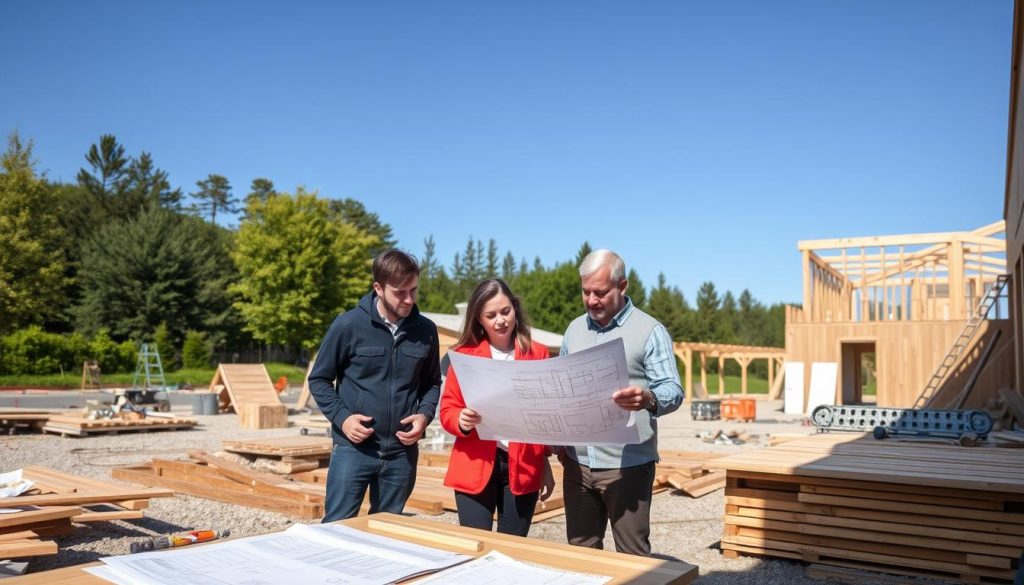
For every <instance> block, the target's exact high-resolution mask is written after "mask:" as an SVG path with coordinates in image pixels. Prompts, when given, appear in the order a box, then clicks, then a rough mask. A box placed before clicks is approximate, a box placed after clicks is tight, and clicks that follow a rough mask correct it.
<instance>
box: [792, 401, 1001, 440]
mask: <svg viewBox="0 0 1024 585" xmlns="http://www.w3.org/2000/svg"><path fill="white" fill-rule="evenodd" d="M811 420H812V421H813V422H814V426H816V427H817V428H818V431H820V432H825V431H871V433H872V435H874V437H875V438H876V439H884V438H886V437H887V436H889V435H917V436H924V437H948V438H952V439H956V440H958V441H961V440H962V439H963V438H964V437H967V439H968V440H967V441H966V443H964V444H965V446H969V444H970V443H975V442H977V440H979V439H980V440H984V439H985V438H986V437H987V436H988V434H989V433H990V432H991V431H992V417H991V416H989V414H988V413H987V412H985V411H984V410H932V409H919V410H918V409H913V408H880V407H875V406H843V405H832V406H828V405H822V406H819V407H817V408H815V409H814V412H812V413H811Z"/></svg>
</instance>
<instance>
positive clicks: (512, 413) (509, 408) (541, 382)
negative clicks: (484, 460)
mask: <svg viewBox="0 0 1024 585" xmlns="http://www.w3.org/2000/svg"><path fill="white" fill-rule="evenodd" d="M449 355H450V356H451V360H452V367H453V368H454V369H455V372H456V374H457V375H458V376H459V385H460V386H461V387H462V394H463V396H464V397H465V399H466V404H467V406H469V407H470V408H472V409H474V410H476V411H477V412H479V413H480V415H481V417H482V422H481V423H480V425H478V426H477V428H476V430H477V433H478V434H479V435H480V438H482V439H504V440H509V441H521V442H530V443H542V444H547V445H570V444H591V445H600V444H616V445H622V444H630V443H637V442H639V435H638V433H637V430H636V428H635V427H634V426H632V424H631V423H632V415H631V413H630V412H628V411H626V410H623V409H621V408H619V407H618V406H617V405H616V404H615V401H614V400H612V394H614V393H615V391H616V390H619V389H621V388H625V387H627V386H629V374H628V372H627V370H626V352H625V348H624V346H623V344H622V340H621V339H616V340H613V341H609V342H608V343H604V344H601V345H598V346H596V347H592V348H590V349H587V350H584V351H581V352H578V353H574V354H570V355H564V356H559V357H555V358H551V359H547V360H523V361H512V362H509V361H499V360H490V359H486V358H480V357H475V356H469V355H465V354H459V353H455V352H453V353H450V354H449Z"/></svg>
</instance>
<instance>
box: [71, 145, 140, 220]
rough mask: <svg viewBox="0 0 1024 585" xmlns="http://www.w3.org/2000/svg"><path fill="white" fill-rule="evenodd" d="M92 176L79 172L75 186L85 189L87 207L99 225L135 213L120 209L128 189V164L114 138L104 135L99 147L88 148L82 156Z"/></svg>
mask: <svg viewBox="0 0 1024 585" xmlns="http://www.w3.org/2000/svg"><path fill="white" fill-rule="evenodd" d="M85 160H86V162H88V163H89V166H90V167H91V168H92V172H90V171H87V170H85V169H84V168H83V169H80V170H79V171H78V177H77V178H78V184H79V185H80V186H81V187H82V188H83V189H84V191H85V193H86V199H87V200H88V204H89V205H91V206H93V209H94V211H95V213H97V214H98V215H99V217H98V218H94V219H99V220H101V221H106V220H109V219H110V218H125V217H130V216H131V215H134V214H135V213H136V212H137V211H138V210H137V209H134V208H127V209H126V208H125V207H124V206H119V205H118V204H119V203H122V202H123V194H124V191H125V189H126V188H127V186H128V181H127V175H128V168H129V165H130V163H131V159H129V158H128V157H127V156H126V155H125V152H124V146H122V145H121V144H119V143H118V142H117V138H116V137H115V136H114V135H113V134H103V135H102V136H100V140H99V142H98V143H96V144H93V145H92V146H90V147H89V151H88V152H87V153H86V155H85Z"/></svg>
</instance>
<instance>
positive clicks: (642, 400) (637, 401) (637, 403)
mask: <svg viewBox="0 0 1024 585" xmlns="http://www.w3.org/2000/svg"><path fill="white" fill-rule="evenodd" d="M612 400H614V401H615V404H618V405H619V408H621V409H623V410H643V409H644V408H645V407H646V406H647V405H648V404H650V403H651V391H650V390H643V389H641V388H637V387H636V386H629V387H627V388H623V389H622V390H617V391H616V392H615V394H612Z"/></svg>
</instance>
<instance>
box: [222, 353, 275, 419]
mask: <svg viewBox="0 0 1024 585" xmlns="http://www.w3.org/2000/svg"><path fill="white" fill-rule="evenodd" d="M210 392H217V393H219V394H220V409H221V410H234V411H235V412H236V413H238V416H239V422H240V423H241V425H242V428H243V429H282V428H285V427H287V426H288V407H287V406H285V405H284V404H281V399H280V397H278V395H277V390H275V389H274V384H273V383H272V382H271V381H270V374H268V373H267V368H266V367H265V366H264V365H263V364H220V365H219V366H217V373H216V374H214V376H213V380H211V381H210Z"/></svg>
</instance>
